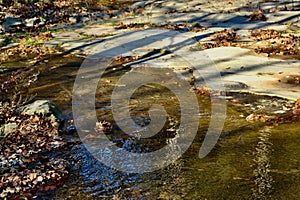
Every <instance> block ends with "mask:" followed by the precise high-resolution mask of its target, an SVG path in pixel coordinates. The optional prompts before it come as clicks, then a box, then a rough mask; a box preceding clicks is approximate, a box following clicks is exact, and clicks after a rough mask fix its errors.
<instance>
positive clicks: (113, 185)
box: [30, 57, 300, 199]
mask: <svg viewBox="0 0 300 200" xmlns="http://www.w3.org/2000/svg"><path fill="white" fill-rule="evenodd" d="M81 61H82V60H81V59H79V58H75V57H65V58H56V59H55V60H51V61H49V62H48V63H45V64H43V65H42V66H40V69H42V70H41V73H40V75H39V80H38V82H36V83H35V84H34V85H33V86H32V89H31V90H30V94H36V97H35V98H36V99H51V100H53V101H54V102H55V103H56V104H57V105H59V106H60V107H61V108H62V110H63V112H64V114H65V116H66V117H67V118H71V117H72V116H71V98H72V94H71V91H72V85H73V82H74V80H75V77H76V73H77V70H78V68H79V67H80V63H81ZM118 67H119V68H118V70H115V71H114V72H111V73H108V75H106V76H105V77H104V78H103V79H104V80H101V81H100V82H99V85H98V91H100V92H99V93H100V94H99V95H98V96H97V98H96V99H97V100H96V101H97V102H96V103H95V107H96V109H97V116H98V118H99V119H101V120H104V119H105V120H107V121H110V122H113V121H112V120H113V118H112V114H111V111H110V109H111V105H110V93H111V91H112V89H113V85H114V82H115V81H116V80H117V79H118V78H119V77H120V76H122V75H123V74H124V73H125V72H127V71H128V70H129V69H128V68H123V67H121V66H118ZM227 99H228V100H227V117H226V122H225V126H224V129H223V132H222V135H221V137H220V139H219V141H218V143H217V145H216V146H215V147H214V149H213V150H212V151H211V152H210V153H209V154H208V156H206V157H205V158H203V159H200V158H199V157H198V154H199V149H200V146H201V144H202V141H203V139H204V136H205V134H206V131H207V128H208V125H209V121H210V120H209V118H210V99H209V97H208V96H198V101H199V105H200V108H201V113H200V117H199V120H200V127H199V129H198V133H197V136H196V137H195V139H194V142H193V144H192V145H191V146H190V147H189V149H188V150H187V151H186V152H185V153H184V154H183V156H182V157H181V158H180V159H178V160H177V161H175V162H174V163H173V164H171V165H169V166H168V167H165V168H163V169H160V170H157V171H155V172H151V173H144V174H130V173H124V172H119V171H117V170H115V169H112V168H110V167H107V166H105V165H104V164H102V163H100V162H99V161H97V160H96V159H95V158H94V157H93V156H92V155H91V154H90V153H89V152H88V151H87V150H86V149H85V147H84V146H83V145H74V146H73V147H70V149H68V150H67V151H64V152H57V154H58V155H59V156H62V157H64V158H66V159H67V160H68V161H69V162H70V164H71V174H70V176H69V179H68V180H67V181H66V182H65V184H64V185H63V186H62V187H61V188H58V189H55V190H54V191H53V190H51V191H47V192H41V193H39V194H38V195H39V197H38V198H40V199H297V198H298V197H300V171H299V166H300V157H299V154H300V145H299V144H300V137H299V130H300V123H299V122H286V123H283V124H272V123H271V124H270V123H269V124H267V123H265V122H248V121H246V117H247V116H248V115H250V114H252V113H259V114H266V115H272V116H274V115H284V114H274V113H280V111H282V110H284V109H290V108H291V107H292V106H293V105H292V102H289V101H287V100H284V99H278V98H271V97H266V96H255V95H250V94H240V93H237V94H234V93H228V96H227ZM140 100H147V101H151V102H156V103H157V102H158V103H160V104H162V105H164V106H165V107H166V109H167V111H168V114H169V115H170V117H168V122H167V123H166V124H165V127H164V128H163V129H162V131H161V132H160V133H159V136H157V137H155V136H154V137H151V138H150V139H149V140H146V141H142V140H134V139H128V137H127V138H126V137H125V136H123V135H122V131H121V130H119V129H117V128H115V126H114V134H113V135H111V136H110V137H111V140H112V141H114V142H115V143H116V144H118V145H119V146H120V147H122V148H125V149H127V150H133V151H137V152H139V151H149V150H153V149H158V148H161V147H162V146H163V145H166V144H167V143H168V142H169V141H171V140H172V139H174V138H176V132H174V129H176V128H178V124H179V123H180V116H178V106H179V105H178V102H177V101H176V98H175V96H174V95H173V94H172V93H171V92H170V91H168V90H166V89H165V88H163V87H158V86H155V85H154V86H153V85H148V86H145V87H142V88H140V89H139V90H137V91H136V92H135V93H134V97H133V100H132V104H131V105H130V106H128V109H131V111H132V112H133V114H132V117H133V118H134V119H135V121H136V122H137V123H138V124H147V123H148V122H149V116H148V115H147V106H145V104H142V103H140ZM287 112H289V111H287ZM71 137H73V138H76V137H77V136H76V135H75V134H74V135H73V136H71ZM118 142H119V143H118ZM162 159H163V158H162Z"/></svg>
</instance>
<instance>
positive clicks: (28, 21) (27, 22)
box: [25, 17, 39, 27]
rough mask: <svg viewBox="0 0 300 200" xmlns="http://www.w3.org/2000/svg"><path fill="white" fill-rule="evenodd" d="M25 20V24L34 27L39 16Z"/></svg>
mask: <svg viewBox="0 0 300 200" xmlns="http://www.w3.org/2000/svg"><path fill="white" fill-rule="evenodd" d="M25 22H26V23H25V26H27V27H34V25H35V24H37V23H38V22H39V18H37V17H34V18H30V19H26V20H25Z"/></svg>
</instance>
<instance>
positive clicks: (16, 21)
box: [2, 17, 24, 32]
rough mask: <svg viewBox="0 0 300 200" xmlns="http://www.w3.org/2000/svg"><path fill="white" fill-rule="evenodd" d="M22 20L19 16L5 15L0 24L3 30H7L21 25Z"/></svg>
mask: <svg viewBox="0 0 300 200" xmlns="http://www.w3.org/2000/svg"><path fill="white" fill-rule="evenodd" d="M23 25H24V24H23V22H22V19H20V18H16V17H7V18H5V20H4V22H3V24H2V29H3V30H4V31H5V32H9V31H11V30H13V29H14V28H15V27H18V26H23Z"/></svg>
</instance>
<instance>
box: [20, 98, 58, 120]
mask: <svg viewBox="0 0 300 200" xmlns="http://www.w3.org/2000/svg"><path fill="white" fill-rule="evenodd" d="M16 112H17V113H20V114H27V115H42V116H44V117H48V118H52V119H55V120H57V121H59V122H61V121H63V120H64V118H63V114H62V111H61V110H60V109H59V108H58V107H57V106H56V105H55V104H54V103H53V102H52V101H49V100H37V101H35V102H33V103H32V104H28V105H25V106H22V107H20V108H18V109H17V110H16Z"/></svg>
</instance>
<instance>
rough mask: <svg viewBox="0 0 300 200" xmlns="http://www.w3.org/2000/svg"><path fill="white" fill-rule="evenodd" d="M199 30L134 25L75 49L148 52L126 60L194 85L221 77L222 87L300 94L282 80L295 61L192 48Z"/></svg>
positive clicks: (95, 55)
mask: <svg viewBox="0 0 300 200" xmlns="http://www.w3.org/2000/svg"><path fill="white" fill-rule="evenodd" d="M197 34H199V35H197ZM201 34H205V33H191V32H188V33H181V32H177V31H169V30H161V29H146V30H136V31H131V32H126V33H122V34H118V35H115V36H112V37H109V38H106V39H103V40H101V41H100V40H99V41H98V42H91V44H85V48H82V49H81V47H80V46H77V47H76V48H78V49H81V50H82V51H84V52H85V53H86V54H88V55H90V57H89V59H100V60H101V58H102V57H116V56H142V55H148V56H146V57H145V58H143V59H142V60H138V61H136V62H132V63H128V64H127V65H128V66H131V67H132V68H134V67H139V66H141V65H148V66H150V67H156V68H171V69H173V70H174V71H175V72H177V73H178V75H179V76H180V77H181V78H185V79H190V78H192V77H195V78H196V82H195V84H196V85H197V86H199V87H202V86H203V85H205V84H206V85H208V86H211V87H212V88H216V87H215V86H216V83H219V82H222V83H224V84H223V85H225V86H224V87H225V88H226V89H227V90H235V91H243V92H254V93H260V94H268V95H274V96H281V97H285V98H289V99H297V98H299V96H300V86H299V84H296V83H295V84H291V83H290V82H291V81H290V82H288V81H284V80H285V79H286V77H287V76H298V75H299V76H300V62H299V61H298V60H280V59H272V58H268V57H263V56H260V55H258V54H256V53H255V52H254V51H252V50H248V49H242V48H238V47H220V48H215V49H208V50H204V51H192V50H191V47H192V46H194V45H195V44H196V43H197V40H196V39H195V38H199V37H201ZM202 36H203V35H202ZM203 37H204V36H203ZM86 47H88V49H86ZM73 48H74V45H73ZM159 49H160V51H157V50H159ZM166 51H168V52H169V53H168V54H166V53H165V52H166ZM191 69H192V70H191ZM221 77H222V78H221Z"/></svg>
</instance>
